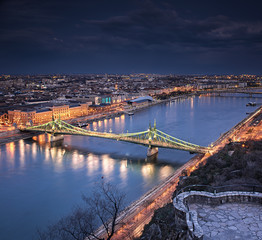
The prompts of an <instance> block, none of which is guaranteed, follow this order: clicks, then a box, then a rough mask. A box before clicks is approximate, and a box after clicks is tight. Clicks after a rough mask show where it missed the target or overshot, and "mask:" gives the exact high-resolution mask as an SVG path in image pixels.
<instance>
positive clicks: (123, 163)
mask: <svg viewBox="0 0 262 240" xmlns="http://www.w3.org/2000/svg"><path fill="white" fill-rule="evenodd" d="M120 177H121V180H122V181H123V183H125V184H126V180H127V160H122V161H121V162H120Z"/></svg>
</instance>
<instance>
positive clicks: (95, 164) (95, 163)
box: [87, 153, 99, 175]
mask: <svg viewBox="0 0 262 240" xmlns="http://www.w3.org/2000/svg"><path fill="white" fill-rule="evenodd" d="M98 169H99V158H98V156H96V155H94V154H92V153H90V154H88V157H87V172H88V175H92V174H93V172H94V171H96V170H98Z"/></svg>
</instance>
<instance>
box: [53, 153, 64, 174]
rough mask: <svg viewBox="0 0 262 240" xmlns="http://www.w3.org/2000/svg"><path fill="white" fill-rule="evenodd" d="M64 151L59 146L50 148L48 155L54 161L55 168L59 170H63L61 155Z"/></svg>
mask: <svg viewBox="0 0 262 240" xmlns="http://www.w3.org/2000/svg"><path fill="white" fill-rule="evenodd" d="M64 151H65V150H62V149H61V148H59V149H58V148H50V155H51V158H52V161H53V162H54V163H55V164H54V166H55V170H56V171H58V172H60V171H62V170H63V156H64Z"/></svg>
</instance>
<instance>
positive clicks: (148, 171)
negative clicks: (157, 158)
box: [141, 163, 155, 180]
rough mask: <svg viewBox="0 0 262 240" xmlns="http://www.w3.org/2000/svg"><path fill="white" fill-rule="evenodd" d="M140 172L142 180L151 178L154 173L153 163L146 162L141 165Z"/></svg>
mask: <svg viewBox="0 0 262 240" xmlns="http://www.w3.org/2000/svg"><path fill="white" fill-rule="evenodd" d="M141 173H142V176H143V177H144V180H148V179H151V178H152V177H153V176H154V173H155V165H154V164H153V163H146V164H145V165H143V166H142V168H141Z"/></svg>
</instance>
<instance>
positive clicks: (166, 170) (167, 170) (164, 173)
mask: <svg viewBox="0 0 262 240" xmlns="http://www.w3.org/2000/svg"><path fill="white" fill-rule="evenodd" d="M172 173H173V170H172V167H170V166H164V167H161V168H160V170H159V177H160V179H161V180H164V179H165V178H167V177H168V176H170V175H171V174H172Z"/></svg>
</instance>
